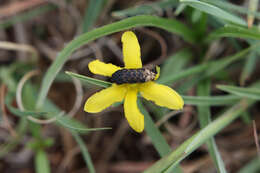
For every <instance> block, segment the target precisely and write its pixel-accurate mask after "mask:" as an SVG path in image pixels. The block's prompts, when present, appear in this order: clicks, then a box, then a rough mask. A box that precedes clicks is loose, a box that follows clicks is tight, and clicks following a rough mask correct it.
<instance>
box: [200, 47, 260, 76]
mask: <svg viewBox="0 0 260 173" xmlns="http://www.w3.org/2000/svg"><path fill="white" fill-rule="evenodd" d="M255 48H257V47H256V46H255V45H254V46H250V47H249V48H246V49H244V50H241V51H239V52H238V53H236V54H234V55H231V56H227V57H223V58H221V59H220V60H216V61H211V62H209V63H210V65H209V68H208V69H207V70H206V72H205V74H204V76H205V77H210V76H213V75H214V74H216V73H217V72H219V71H220V70H223V69H224V68H226V67H227V66H228V65H230V64H232V63H234V62H235V61H238V60H240V59H242V58H246V55H247V54H248V53H249V51H250V50H252V49H255Z"/></svg>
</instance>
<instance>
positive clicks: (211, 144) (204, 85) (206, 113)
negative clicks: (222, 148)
mask: <svg viewBox="0 0 260 173" xmlns="http://www.w3.org/2000/svg"><path fill="white" fill-rule="evenodd" d="M210 83H211V81H210V80H209V79H207V80H204V81H201V82H200V83H199V85H198V87H197V93H198V95H205V96H208V95H210ZM198 117H199V122H200V127H201V129H203V128H204V127H206V126H207V125H208V124H210V122H211V112H210V107H209V106H198ZM206 144H207V147H208V150H209V153H210V156H211V158H212V159H213V161H214V163H215V165H216V167H217V170H218V172H219V173H226V172H227V171H226V168H225V165H224V161H223V160H222V158H221V155H220V153H219V151H218V148H217V144H216V142H215V139H214V138H213V137H211V138H210V139H209V140H208V141H206Z"/></svg>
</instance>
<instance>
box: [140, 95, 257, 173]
mask: <svg viewBox="0 0 260 173" xmlns="http://www.w3.org/2000/svg"><path fill="white" fill-rule="evenodd" d="M253 103H254V101H252V100H242V101H240V102H239V103H238V104H236V105H234V106H233V107H231V108H230V109H229V110H228V111H226V112H225V113H224V114H223V115H221V116H220V117H219V118H217V119H216V120H214V121H212V122H211V123H210V124H208V125H207V126H206V127H205V128H204V129H202V130H200V131H199V132H197V133H196V134H195V135H193V136H192V137H190V138H189V139H187V140H186V141H185V142H184V143H183V144H181V145H180V146H179V147H178V148H177V149H175V150H174V151H173V152H172V153H170V154H169V155H167V156H166V157H164V158H162V159H161V160H159V161H157V162H156V163H155V164H153V165H152V166H151V167H150V168H148V169H147V170H146V171H145V173H158V172H163V171H164V172H167V173H171V172H172V170H173V169H174V168H175V166H176V165H177V164H179V163H180V161H182V160H183V159H184V158H186V157H187V156H188V155H189V154H190V153H191V152H193V151H194V150H195V149H197V148H198V147H199V146H201V145H202V144H203V143H205V142H206V141H207V140H208V139H210V138H211V137H213V136H214V135H215V134H217V133H218V132H219V131H220V130H222V129H223V128H224V127H226V126H227V125H228V124H230V123H231V122H233V121H234V120H235V119H236V118H238V117H239V116H240V115H241V113H243V112H244V111H245V110H246V109H247V108H248V107H249V106H251V105H252V104H253ZM166 169H167V171H166Z"/></svg>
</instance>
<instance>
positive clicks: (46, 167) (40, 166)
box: [35, 149, 51, 173]
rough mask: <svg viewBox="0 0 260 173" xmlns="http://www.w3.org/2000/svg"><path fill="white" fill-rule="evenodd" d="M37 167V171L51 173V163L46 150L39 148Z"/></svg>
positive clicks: (38, 172)
mask: <svg viewBox="0 0 260 173" xmlns="http://www.w3.org/2000/svg"><path fill="white" fill-rule="evenodd" d="M35 168H36V172H37V173H50V172H51V169H50V163H49V160H48V157H47V154H46V152H45V151H44V150H41V149H40V150H38V151H37V152H36V157H35Z"/></svg>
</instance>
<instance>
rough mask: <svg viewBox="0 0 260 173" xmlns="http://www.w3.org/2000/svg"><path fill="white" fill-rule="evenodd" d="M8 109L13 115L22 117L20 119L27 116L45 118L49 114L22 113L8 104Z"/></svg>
mask: <svg viewBox="0 0 260 173" xmlns="http://www.w3.org/2000/svg"><path fill="white" fill-rule="evenodd" d="M6 106H7V108H8V109H9V111H10V112H11V113H13V114H14V115H17V116H20V117H26V116H36V117H38V116H44V115H46V114H47V112H37V111H21V110H20V109H17V108H14V107H12V106H11V105H9V104H8V103H7V104H6Z"/></svg>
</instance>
